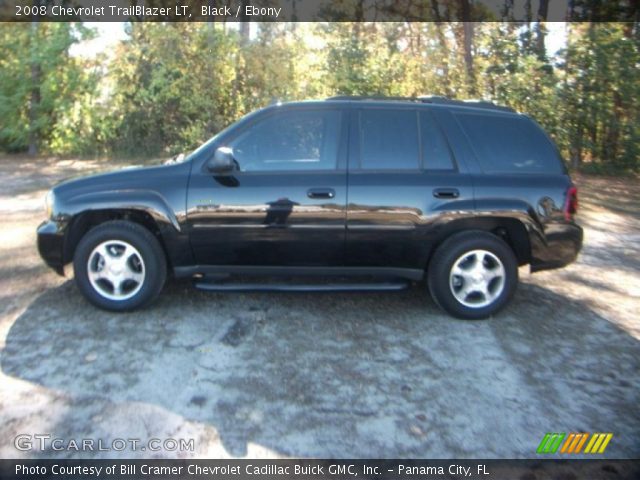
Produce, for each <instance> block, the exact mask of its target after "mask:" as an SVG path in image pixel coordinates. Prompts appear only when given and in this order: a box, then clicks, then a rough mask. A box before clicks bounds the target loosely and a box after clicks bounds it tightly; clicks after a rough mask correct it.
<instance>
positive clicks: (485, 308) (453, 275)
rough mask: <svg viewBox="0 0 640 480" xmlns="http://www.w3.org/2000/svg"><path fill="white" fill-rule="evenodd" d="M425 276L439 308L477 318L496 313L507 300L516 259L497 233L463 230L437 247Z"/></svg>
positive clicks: (515, 278) (513, 283)
mask: <svg viewBox="0 0 640 480" xmlns="http://www.w3.org/2000/svg"><path fill="white" fill-rule="evenodd" d="M427 275H428V284H429V290H430V292H431V296H432V297H433V299H434V300H435V302H436V303H437V304H438V305H439V306H440V307H441V308H442V309H444V310H446V311H447V312H448V313H450V314H451V315H453V316H455V317H458V318H463V319H468V320H476V319H481V318H487V317H489V316H491V315H493V314H495V313H496V312H498V311H499V310H500V309H501V308H502V307H504V306H505V305H506V304H507V303H508V302H509V300H510V299H511V297H512V296H513V294H514V293H515V290H516V286H517V284H518V262H517V260H516V258H515V255H514V253H513V251H512V250H511V248H510V247H509V245H507V244H506V243H505V242H504V241H503V240H502V239H500V238H498V237H497V236H495V235H492V234H490V233H487V232H481V231H473V232H462V233H458V234H456V235H454V236H452V237H450V238H448V239H447V240H446V241H445V242H443V243H442V245H440V246H439V247H438V248H437V250H436V251H435V252H434V254H433V257H432V260H431V263H430V265H429V271H428V274H427Z"/></svg>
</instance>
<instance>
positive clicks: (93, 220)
mask: <svg viewBox="0 0 640 480" xmlns="http://www.w3.org/2000/svg"><path fill="white" fill-rule="evenodd" d="M112 220H126V221H129V222H132V223H136V224H138V225H140V226H142V227H144V228H145V229H147V230H148V231H149V232H151V233H152V234H153V235H154V236H155V237H156V238H157V239H158V242H159V243H160V246H161V248H162V251H163V252H164V256H165V260H166V261H167V266H168V267H169V268H170V269H172V268H173V263H172V259H171V256H170V255H169V251H168V249H167V245H166V242H165V238H164V236H163V232H162V228H161V226H160V225H159V224H158V222H157V219H156V218H154V217H153V216H152V215H151V213H149V212H148V211H146V210H141V209H134V208H104V209H98V210H84V211H81V212H79V213H77V214H75V215H74V216H73V217H72V218H71V220H70V221H69V224H68V227H67V234H66V236H65V242H64V252H63V258H64V262H65V263H68V262H70V261H71V260H72V259H73V255H74V252H75V250H76V247H77V246H78V243H79V242H80V239H81V238H82V237H83V236H84V235H85V234H86V233H87V232H89V230H91V229H92V228H95V227H97V226H98V225H102V224H104V223H106V222H109V221H112Z"/></svg>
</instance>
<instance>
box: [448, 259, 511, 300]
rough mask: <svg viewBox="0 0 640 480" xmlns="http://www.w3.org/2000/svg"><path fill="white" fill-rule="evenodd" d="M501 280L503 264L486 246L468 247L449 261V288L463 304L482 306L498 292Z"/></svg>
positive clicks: (497, 294)
mask: <svg viewBox="0 0 640 480" xmlns="http://www.w3.org/2000/svg"><path fill="white" fill-rule="evenodd" d="M505 280H506V273H505V269H504V265H502V262H501V261H500V259H499V258H498V257H497V256H496V255H494V254H493V253H491V252H489V251H487V250H472V251H470V252H466V253H464V254H463V255H461V256H460V257H458V259H457V260H456V261H455V262H454V263H453V267H452V268H451V272H450V273H449V288H451V293H453V296H454V297H455V298H456V300H457V301H458V302H460V303H461V304H463V305H464V306H466V307H470V308H482V307H486V306H487V305H490V304H491V303H493V302H494V300H496V299H497V298H498V297H499V296H500V294H501V293H502V291H503V290H504V287H505Z"/></svg>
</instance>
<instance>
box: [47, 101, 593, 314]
mask: <svg viewBox="0 0 640 480" xmlns="http://www.w3.org/2000/svg"><path fill="white" fill-rule="evenodd" d="M46 203H47V214H48V217H49V219H48V220H47V221H46V222H44V223H43V224H42V225H40V227H39V228H38V247H39V250H40V254H41V255H42V257H43V258H44V260H45V261H46V263H47V264H48V265H50V266H51V267H52V268H54V269H55V270H56V271H57V272H58V273H60V274H63V273H64V268H63V267H64V265H65V264H67V263H69V262H73V267H74V271H75V279H76V283H77V285H78V288H79V289H80V291H81V292H82V293H83V294H84V296H85V297H86V298H87V299H88V300H89V301H90V302H91V303H93V304H94V305H96V306H98V307H101V308H105V309H108V310H114V311H123V310H131V309H134V308H137V307H141V306H143V305H145V304H147V303H149V302H151V301H152V300H153V299H154V298H155V297H156V296H157V295H158V294H159V293H160V291H161V290H162V287H163V285H164V283H165V279H166V277H167V275H168V274H171V275H173V276H174V277H189V278H192V279H194V281H195V285H196V287H198V288H202V289H206V290H213V291H231V290H233V291H243V290H253V291H255V290H291V291H309V290H326V291H329V290H330V291H336V290H340V291H343V290H398V289H401V288H404V287H406V286H407V285H408V284H409V283H410V282H412V281H419V280H422V279H423V278H426V283H427V285H428V288H429V291H430V292H431V295H432V297H433V299H434V300H435V302H436V303H437V304H438V305H440V306H441V307H442V308H443V309H444V310H446V311H447V312H449V313H450V314H452V315H454V316H456V317H459V318H467V319H476V318H484V317H487V316H489V315H492V314H494V313H495V312H496V311H498V310H499V309H500V308H501V307H503V306H504V305H505V304H506V303H507V302H508V301H509V299H510V298H511V297H512V296H513V294H514V292H515V289H516V285H517V283H518V266H519V265H525V264H529V265H530V268H531V271H537V270H543V269H551V268H557V267H562V266H564V265H567V264H568V263H570V262H572V261H573V260H574V259H575V258H576V255H577V254H578V251H579V250H580V248H581V246H582V229H581V228H580V227H579V226H578V225H576V224H575V223H574V221H573V215H574V214H575V213H576V208H577V194H576V188H575V186H574V185H573V184H572V182H571V179H570V178H569V175H568V174H567V171H566V169H565V167H564V165H563V162H562V160H561V158H560V155H559V152H558V150H557V148H556V147H555V146H554V144H553V142H552V141H551V140H550V139H549V137H548V136H547V135H546V134H545V133H544V131H543V130H542V129H541V128H540V127H539V126H538V125H537V124H536V123H535V122H534V121H533V120H531V119H530V118H529V117H527V116H525V115H522V114H519V113H517V112H515V111H513V110H511V109H508V108H505V107H499V106H496V105H494V104H492V103H487V102H462V101H454V100H448V99H444V98H440V97H420V98H383V99H380V98H359V97H334V98H330V99H328V100H324V101H312V102H297V103H288V104H278V105H272V106H269V107H267V108H264V109H262V110H259V111H256V112H253V113H251V114H249V115H247V116H245V117H244V118H243V119H241V120H240V121H238V122H237V123H235V124H233V125H231V126H230V127H228V128H227V129H225V130H224V131H222V132H220V133H219V134H218V135H216V136H215V137H213V138H212V139H211V140H209V141H208V142H207V143H205V144H204V145H202V146H201V147H199V148H198V149H197V150H195V151H194V152H192V153H191V154H190V155H188V156H187V157H186V158H185V159H184V160H183V161H179V162H174V163H172V164H167V165H163V166H157V167H148V168H139V169H128V170H124V171H119V172H115V173H108V174H103V175H97V176H92V177H88V178H82V179H79V180H73V181H68V182H65V183H62V184H60V185H58V186H56V187H55V188H53V189H52V190H51V192H49V194H48V195H47V202H46ZM247 275H249V276H250V277H251V278H254V279H255V278H258V280H257V281H256V280H251V281H248V280H247ZM265 276H266V277H275V276H278V277H281V279H280V281H279V282H274V281H273V280H270V281H268V282H261V281H260V277H265ZM312 276H316V281H315V282H313V281H310V280H308V279H307V280H301V279H300V278H301V277H307V278H308V277H312ZM317 277H324V278H323V281H318V279H317ZM327 278H331V280H329V281H327Z"/></svg>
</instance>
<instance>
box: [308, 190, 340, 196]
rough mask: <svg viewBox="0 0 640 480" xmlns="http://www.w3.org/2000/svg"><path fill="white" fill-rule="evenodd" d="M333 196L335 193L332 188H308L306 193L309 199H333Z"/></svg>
mask: <svg viewBox="0 0 640 480" xmlns="http://www.w3.org/2000/svg"><path fill="white" fill-rule="evenodd" d="M335 196H336V191H335V190H334V189H333V188H310V189H309V190H308V191H307V197H309V198H333V197H335Z"/></svg>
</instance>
